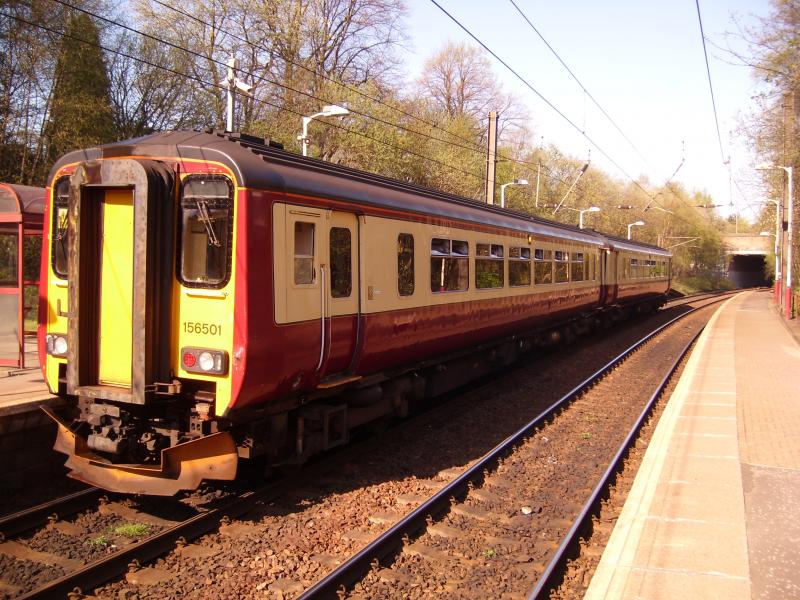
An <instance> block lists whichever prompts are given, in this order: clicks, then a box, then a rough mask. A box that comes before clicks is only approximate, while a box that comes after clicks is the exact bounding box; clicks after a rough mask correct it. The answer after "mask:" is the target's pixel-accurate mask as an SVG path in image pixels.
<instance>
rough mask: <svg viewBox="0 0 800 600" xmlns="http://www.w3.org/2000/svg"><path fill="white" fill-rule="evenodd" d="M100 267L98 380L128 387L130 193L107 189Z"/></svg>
mask: <svg viewBox="0 0 800 600" xmlns="http://www.w3.org/2000/svg"><path fill="white" fill-rule="evenodd" d="M102 236H103V237H102V241H101V246H102V248H101V261H102V263H101V267H100V352H99V355H100V361H99V363H100V364H99V373H98V379H99V381H100V383H101V384H106V385H119V386H128V387H130V385H131V356H132V349H131V346H132V330H133V325H132V319H133V317H132V313H133V190H118V189H113V190H106V193H105V198H104V200H103V232H102Z"/></svg>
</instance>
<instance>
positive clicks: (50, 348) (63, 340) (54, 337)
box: [44, 333, 67, 357]
mask: <svg viewBox="0 0 800 600" xmlns="http://www.w3.org/2000/svg"><path fill="white" fill-rule="evenodd" d="M44 340H45V344H46V346H47V353H48V354H49V355H50V356H57V357H63V356H66V355H67V336H66V335H64V334H62V333H48V334H47V335H45V337H44Z"/></svg>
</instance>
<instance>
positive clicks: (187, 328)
mask: <svg viewBox="0 0 800 600" xmlns="http://www.w3.org/2000/svg"><path fill="white" fill-rule="evenodd" d="M183 332H184V333H199V334H202V335H222V325H217V324H216V323H199V322H198V321H184V322H183Z"/></svg>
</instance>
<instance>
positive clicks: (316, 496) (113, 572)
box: [0, 406, 498, 598]
mask: <svg viewBox="0 0 800 600" xmlns="http://www.w3.org/2000/svg"><path fill="white" fill-rule="evenodd" d="M429 412H430V414H429V415H428V416H429V418H430V419H433V421H437V420H439V421H447V420H449V418H450V417H449V416H448V414H449V413H448V408H447V407H446V406H445V407H440V408H436V409H434V410H433V411H429ZM439 412H440V413H441V415H439V416H437V413H439ZM404 429H405V430H407V431H408V435H410V436H414V437H415V438H416V437H418V436H419V435H420V431H419V426H418V425H415V423H414V422H413V420H408V421H405V422H404V423H403V424H401V425H400V426H399V427H396V428H395V429H394V430H393V431H394V432H395V433H396V434H397V435H400V436H402V435H404V434H403V433H402V431H403V430H404ZM398 432H399V433H398ZM494 439H498V438H494ZM449 445H450V444H448V446H449ZM383 451H385V448H384V447H383V444H382V442H381V441H380V439H377V440H372V441H368V442H365V443H361V444H353V445H351V447H349V448H346V449H344V450H343V451H340V452H339V453H337V455H335V456H332V457H331V458H330V459H325V460H322V461H320V462H319V463H317V464H316V465H312V466H311V468H306V469H305V470H304V471H302V472H301V473H300V474H298V475H297V476H295V477H289V478H287V479H283V480H281V481H278V482H274V483H272V484H270V485H268V486H265V487H262V488H259V489H258V490H257V491H248V492H245V493H244V494H242V495H241V496H240V497H235V498H234V497H232V498H229V499H226V500H225V501H222V502H218V503H217V504H216V505H215V506H214V507H213V508H211V509H208V510H203V511H202V512H201V513H198V514H196V515H192V516H191V517H190V518H188V519H185V520H183V521H179V522H178V521H176V522H174V523H169V524H162V526H161V527H160V528H159V530H158V532H157V533H156V534H155V535H152V536H148V537H147V538H144V539H140V540H135V541H133V542H130V543H128V544H126V545H125V546H124V547H121V548H118V549H117V552H114V553H113V554H109V555H108V556H102V557H100V558H98V559H97V560H94V561H89V562H87V563H84V564H81V565H78V566H77V568H74V569H73V570H72V571H71V572H69V573H64V574H63V575H61V576H59V577H56V578H53V579H52V580H51V581H49V582H48V583H46V584H44V585H42V586H40V587H38V588H36V589H32V590H30V591H26V592H25V595H22V596H20V597H25V598H29V597H30V598H44V597H64V596H65V595H66V594H68V593H69V592H71V591H72V590H73V589H75V588H80V589H82V590H90V589H93V588H95V587H97V586H99V585H102V584H103V582H105V581H108V580H114V579H117V580H118V581H119V582H121V583H118V584H114V585H112V586H110V587H106V588H101V590H100V591H99V595H101V596H109V595H116V592H117V591H118V588H120V586H124V585H125V581H126V580H125V579H124V578H123V579H118V578H119V577H120V576H121V575H123V574H124V573H125V571H126V570H127V569H128V566H129V565H130V564H131V563H134V564H137V563H138V564H142V565H143V564H146V563H147V562H149V561H152V560H153V559H154V558H156V557H158V556H164V555H168V557H167V560H166V561H159V563H162V562H166V563H167V566H170V568H172V569H173V570H178V571H180V570H181V569H182V568H183V567H181V566H180V565H181V564H182V563H183V562H185V561H184V560H183V558H182V557H185V556H191V555H192V552H191V550H192V549H193V548H192V547H194V544H191V545H190V546H189V550H190V552H188V553H184V552H171V553H170V552H169V551H170V550H172V549H173V548H175V546H176V544H178V543H179V540H180V539H181V538H184V540H185V541H187V542H189V541H191V540H193V539H196V538H198V537H199V536H201V535H202V534H203V533H208V532H223V534H222V535H217V534H215V535H214V536H211V537H212V538H213V543H215V544H217V545H219V544H218V543H219V540H220V538H223V539H233V540H235V541H234V542H233V545H237V544H242V545H244V544H249V543H251V542H250V541H248V540H251V539H253V538H258V539H259V540H260V541H261V542H263V543H262V544H261V545H262V546H264V545H266V546H269V545H270V544H272V545H273V547H275V548H280V547H282V546H281V543H282V542H283V541H284V540H285V539H286V538H287V537H292V536H287V535H286V531H287V529H288V530H294V529H299V530H301V531H302V528H303V527H307V523H308V522H310V521H312V520H313V521H315V522H317V523H319V522H320V521H321V520H322V519H326V520H329V521H330V523H328V525H330V527H329V531H330V533H331V535H335V536H338V537H339V538H341V539H340V546H339V550H338V551H331V552H328V553H319V552H318V553H317V554H313V553H312V551H311V550H309V551H307V554H308V555H310V558H309V560H310V561H311V562H312V563H313V561H315V560H316V561H318V564H317V565H316V567H315V568H316V570H312V571H310V572H309V573H307V574H305V575H303V576H301V577H299V579H300V580H301V581H303V580H306V581H308V582H309V584H310V583H311V582H313V581H314V577H313V574H314V573H324V572H327V571H329V570H330V569H332V568H333V567H334V566H335V565H336V564H337V563H340V562H345V555H343V552H345V551H346V548H353V549H355V548H358V547H361V546H363V545H364V543H365V542H367V541H368V540H369V539H371V538H372V537H373V536H371V535H368V533H367V532H365V531H364V530H365V529H369V527H364V523H363V521H362V522H359V521H358V519H355V518H353V517H352V516H351V517H347V518H345V517H343V518H342V520H339V521H336V520H335V519H331V515H335V514H338V513H345V512H346V511H347V509H346V508H344V507H348V508H349V509H351V510H352V512H353V513H354V514H355V513H357V512H358V511H357V509H356V506H357V505H358V503H359V502H361V501H362V499H360V497H359V493H360V492H359V490H358V487H359V485H360V484H359V482H358V481H348V477H347V476H346V475H345V476H342V473H347V472H348V466H349V463H350V462H351V461H355V460H356V457H360V456H370V455H377V454H378V453H380V452H383ZM447 462H448V461H445V464H446V463H447ZM449 462H451V463H452V464H458V463H459V460H458V459H456V458H454V459H453V460H451V461H449ZM467 462H468V463H470V464H472V469H471V471H472V472H474V471H475V470H476V469H478V467H475V464H477V463H476V461H474V460H469V461H467ZM363 468H364V467H363V465H360V466H358V467H354V468H353V469H355V470H358V471H359V472H360V470H361V469H363ZM447 471H448V472H445V473H438V472H436V471H433V472H429V473H428V477H427V478H425V479H417V480H414V481H412V482H411V484H410V485H406V486H400V487H398V486H391V485H383V486H382V487H381V486H376V489H375V490H374V493H373V494H372V496H371V497H370V498H369V499H367V500H364V503H365V504H370V503H371V505H372V506H375V505H378V504H380V503H383V504H384V505H386V504H394V505H399V506H402V507H406V508H409V507H413V506H418V505H419V504H420V503H422V502H424V501H425V496H427V495H429V494H430V492H431V490H440V491H439V492H438V493H437V494H436V497H438V498H439V499H440V500H441V499H442V498H445V497H446V498H448V499H449V496H450V494H451V492H449V491H442V490H443V489H444V487H445V486H447V485H450V486H451V488H452V486H453V485H455V486H456V487H457V488H459V489H461V490H464V489H467V490H468V489H469V483H468V482H467V479H468V478H465V477H464V476H463V475H462V474H461V470H460V469H456V468H451V469H447ZM370 477H372V478H374V475H369V476H367V479H369V478H370ZM454 478H455V479H454ZM448 481H450V483H449V484H448ZM364 485H367V484H364ZM473 485H474V484H473ZM330 493H333V494H336V495H340V497H339V498H338V502H339V503H338V504H337V500H330V499H329V498H328V496H327V495H328V494H330ZM87 494H89V492H87ZM462 495H463V492H462ZM351 496H352V497H354V498H355V499H356V500H355V501H353V500H352V499H351ZM287 499H288V500H287ZM387 499H388V502H387ZM48 504H49V503H48ZM366 510H368V511H371V515H370V517H369V521H370V524H371V526H375V523H379V524H380V525H379V526H381V527H382V526H384V525H383V524H386V523H394V522H395V521H397V520H399V519H400V518H402V514H397V513H399V512H402V511H396V512H395V513H394V514H390V515H386V514H376V510H375V509H374V508H371V509H366ZM419 510H420V509H419V507H418V508H417V509H416V510H415V511H412V514H414V513H417V512H419ZM25 512H30V513H31V514H33V513H36V514H38V515H39V516H38V517H36V518H37V519H38V524H39V526H41V525H42V524H43V520H42V519H43V518H45V515H49V514H51V513H52V512H55V513H57V514H58V515H59V517H63V516H66V514H67V513H66V512H65V511H64V510H63V509H58V508H55V510H48V509H46V508H44V507H42V508H41V509H39V510H37V511H25ZM423 512H424V511H423ZM445 512H446V507H445V509H443V512H442V513H441V514H445ZM62 513H63V514H62ZM254 513H255V514H260V515H264V514H267V515H272V516H271V517H270V518H269V519H268V521H269V522H268V523H267V525H265V526H263V527H260V528H259V527H254V526H253V525H252V523H253V522H255V521H256V520H257V519H256V517H252V515H253V514H254ZM245 514H249V515H250V516H249V517H248V520H249V521H250V522H240V523H233V525H232V526H230V527H225V526H223V527H222V529H220V523H224V522H225V520H226V518H227V519H237V518H240V517H242V516H243V515H245ZM426 516H427V515H426ZM348 519H349V520H348ZM2 522H3V521H0V523H2ZM427 524H428V523H427V519H423V521H422V522H421V523H420V522H419V521H418V522H417V529H419V528H420V527H421V528H424V527H425V526H427ZM17 527H18V528H21V529H20V530H24V529H25V528H23V527H22V526H21V525H18V526H17ZM27 528H28V529H30V527H27ZM2 530H3V528H2V527H0V531H2ZM9 531H11V529H9ZM9 535H12V534H9ZM299 535H300V534H298V536H299ZM239 536H242V537H239ZM248 536H250V537H248ZM204 539H205V538H204ZM225 543H226V542H223V545H224V544H225ZM383 543H384V544H386V549H387V550H388V548H390V546H391V544H389V543H388V542H383ZM202 544H204V545H206V546H207V545H208V542H202ZM253 544H254V547H256V548H257V547H259V546H258V545H256V544H255V542H253ZM370 545H371V544H370ZM316 547H317V548H318V546H316ZM368 547H369V546H368ZM186 548H187V547H186V546H184V549H186ZM296 548H297V547H296ZM299 550H300V552H302V548H300V549H299ZM205 551H207V548H204V549H203V550H202V551H201V554H202V553H203V552H205ZM295 551H297V550H295ZM412 551H413V550H412ZM389 553H391V551H390V550H389ZM253 554H254V555H256V558H258V556H259V555H258V551H256V550H254V551H253ZM276 557H277V554H276V555H274V556H270V557H268V558H269V559H275V560H274V561H273V562H272V563H270V564H271V565H272V568H273V569H275V568H280V566H281V565H280V561H284V562H289V561H290V559H287V558H283V557H281V558H280V559H278V558H276ZM190 562H191V561H190ZM276 562H277V564H276ZM204 568H205V567H204ZM208 570H209V571H211V570H212V567H209V568H208ZM287 571H288V574H291V570H287ZM143 573H144V574H145V575H146V573H147V570H146V569H145V570H144V571H143ZM293 577H294V576H293ZM296 578H297V577H295V579H296ZM0 579H2V569H0ZM288 579H289V578H282V579H279V580H278V581H276V582H274V583H273V584H270V587H269V589H270V590H273V588H272V585H277V584H279V583H280V584H281V585H282V586H283V587H280V586H279V587H278V588H277V590H279V591H282V592H284V593H285V595H286V596H287V597H292V596H293V595H295V594H299V593H302V591H303V589H305V587H307V586H308V584H306V586H302V585H300V584H298V583H297V582H294V583H293V584H292V585H284V583H285V582H286V581H287V580H288ZM137 580H139V578H133V579H129V581H137ZM209 580H210V579H209V578H208V577H207V578H206V583H208V581H209ZM282 581H283V582H284V583H281V582H282ZM215 582H216V580H215ZM164 585H165V586H168V585H170V584H164ZM255 589H262V588H255ZM231 593H235V594H240V593H241V592H239V591H237V592H231ZM10 595H11V594H10ZM13 595H17V594H13ZM223 595H224V594H223ZM245 595H246V594H245ZM0 596H2V588H0Z"/></svg>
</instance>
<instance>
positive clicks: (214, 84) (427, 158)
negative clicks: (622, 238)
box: [6, 0, 683, 220]
mask: <svg viewBox="0 0 800 600" xmlns="http://www.w3.org/2000/svg"><path fill="white" fill-rule="evenodd" d="M55 1H57V2H59V3H61V4H62V5H64V6H67V7H70V8H73V9H75V10H79V11H83V12H85V13H87V14H90V16H93V17H95V18H98V19H101V20H104V21H106V22H109V23H111V24H113V25H117V26H120V27H122V28H124V29H127V30H129V31H133V32H134V33H139V34H142V35H145V36H146V37H149V38H151V39H153V40H154V41H156V42H158V43H161V44H164V45H168V46H171V47H173V48H175V49H177V50H180V51H183V52H187V53H189V54H192V55H194V56H197V57H198V58H202V59H204V60H211V61H212V62H216V63H220V65H221V66H222V64H223V63H221V61H214V60H213V59H209V57H208V56H205V55H201V54H199V53H197V52H194V51H192V50H190V49H187V48H183V47H181V46H179V45H176V44H173V43H171V42H168V41H166V40H161V39H160V38H158V37H156V36H152V35H150V34H144V33H143V32H138V30H135V29H134V28H131V27H129V26H126V25H123V24H120V23H117V22H115V21H112V20H110V19H106V18H104V17H101V16H99V15H96V14H94V13H91V11H86V10H85V9H80V8H78V7H75V6H73V5H71V4H69V3H67V2H64V1H63V0H55ZM6 16H8V17H11V18H14V19H15V20H18V21H20V22H24V23H26V24H28V25H30V26H33V27H37V28H39V29H41V30H44V31H50V32H51V33H54V34H56V35H60V36H62V37H72V38H73V39H76V40H78V41H80V42H82V43H84V44H88V45H92V46H96V47H98V48H100V49H102V50H104V51H106V52H109V53H111V54H115V55H119V56H124V57H126V58H128V59H130V60H134V61H137V62H140V63H142V64H147V65H149V66H151V67H153V68H157V69H160V70H162V71H165V72H169V73H172V74H174V75H177V76H179V77H183V78H186V79H189V80H192V81H195V82H197V83H200V84H202V85H205V86H210V87H214V88H217V89H220V90H224V89H226V88H225V87H224V86H223V85H220V84H219V83H217V82H213V81H208V80H205V79H203V78H201V77H197V76H192V75H189V74H187V73H183V72H180V71H177V70H175V69H171V68H169V67H164V66H163V65H158V64H154V63H152V62H150V61H147V60H145V59H142V58H140V57H138V56H132V55H130V54H127V53H124V52H121V51H119V50H116V49H113V48H108V47H106V46H103V45H101V44H94V43H91V42H87V41H86V40H84V39H81V38H79V37H75V36H70V35H68V34H65V33H64V32H61V31H58V30H55V29H52V28H49V27H46V26H43V25H40V24H37V23H32V22H30V21H27V20H25V19H23V18H20V17H17V16H15V15H6ZM250 75H251V76H252V74H250ZM276 85H279V86H280V83H277V82H276ZM282 87H286V86H282ZM289 89H291V88H289ZM299 93H301V94H304V95H306V96H308V97H311V98H315V99H317V100H320V101H324V100H322V99H320V98H319V97H316V96H314V95H313V94H308V93H304V92H299ZM253 101H255V102H258V103H260V104H264V105H267V106H271V107H273V108H275V109H277V110H279V111H284V112H287V113H290V114H293V115H296V116H303V115H302V114H301V113H300V112H298V111H296V110H292V109H289V108H286V107H284V106H280V105H278V104H275V103H273V102H270V101H268V100H265V99H261V98H253ZM364 116H366V117H368V118H369V115H364ZM384 122H385V121H384ZM388 124H389V125H391V126H394V127H396V125H395V124H391V123H388ZM325 125H326V126H327V127H332V128H335V129H339V130H341V131H344V132H347V133H351V134H355V135H357V136H359V137H362V138H364V139H368V140H371V141H373V142H376V143H379V144H382V145H384V146H387V147H390V148H393V149H395V150H398V151H400V152H403V153H405V154H408V155H410V156H415V157H418V158H420V159H422V160H424V161H427V162H430V163H433V164H438V165H440V166H442V167H444V168H447V169H449V170H451V171H453V172H458V173H462V174H464V175H467V176H469V177H471V178H474V179H476V180H478V181H485V178H484V177H481V176H479V175H476V174H475V173H472V172H469V171H466V170H464V169H461V168H459V167H456V166H453V165H452V164H448V163H446V162H443V161H440V160H437V159H435V158H432V157H430V156H426V155H424V154H421V153H419V152H414V151H412V150H409V149H407V148H403V147H400V146H397V145H395V144H391V143H389V142H386V141H384V140H381V139H378V138H375V137H373V136H370V135H367V134H365V133H362V132H360V131H357V130H353V129H350V128H347V127H344V126H342V125H339V124H336V123H326V124H325ZM423 135H424V134H423ZM425 137H428V138H430V136H425ZM433 139H436V138H433ZM445 143H448V142H445ZM530 164H535V163H530ZM542 166H544V167H545V169H546V170H547V171H548V172H550V174H551V176H552V172H551V171H550V169H549V167H547V165H545V164H544V163H543V164H542ZM553 178H554V179H558V180H559V181H561V182H562V183H566V182H565V181H564V180H563V179H561V178H558V177H557V176H553ZM631 181H632V182H633V183H634V184H635V185H636V186H637V187H639V189H641V190H642V191H643V192H644V193H645V194H646V195H648V196H650V194H648V192H647V191H646V190H645V189H644V188H643V187H642V186H641V185H639V184H638V182H636V181H634V180H631ZM678 218H679V219H680V217H678ZM681 220H683V219H681Z"/></svg>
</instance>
